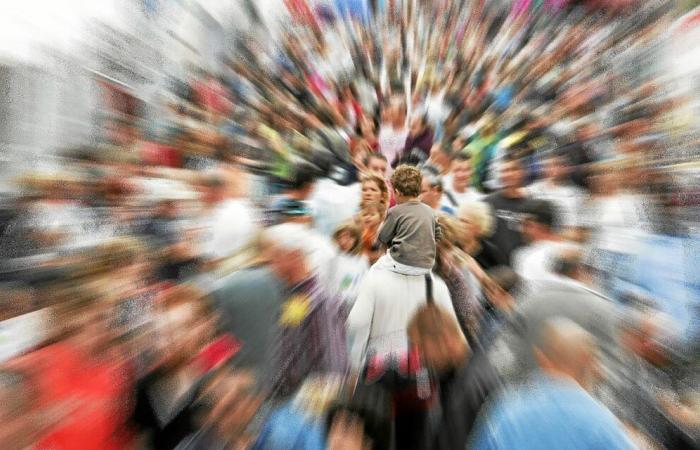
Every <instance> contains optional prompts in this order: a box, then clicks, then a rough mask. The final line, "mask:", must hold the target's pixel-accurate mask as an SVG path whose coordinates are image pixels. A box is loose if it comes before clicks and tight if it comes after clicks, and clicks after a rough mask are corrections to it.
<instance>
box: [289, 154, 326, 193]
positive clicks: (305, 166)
mask: <svg viewBox="0 0 700 450" xmlns="http://www.w3.org/2000/svg"><path fill="white" fill-rule="evenodd" d="M319 174H320V169H319V168H318V167H316V166H313V165H312V164H310V163H307V162H304V163H299V164H297V165H296V166H295V167H294V168H293V169H292V175H291V177H290V180H289V182H288V183H287V186H286V189H285V190H286V194H287V195H288V196H290V197H291V198H294V199H296V200H305V199H306V198H307V197H308V196H309V194H310V193H311V190H312V189H313V187H314V181H315V180H316V177H317V176H319Z"/></svg>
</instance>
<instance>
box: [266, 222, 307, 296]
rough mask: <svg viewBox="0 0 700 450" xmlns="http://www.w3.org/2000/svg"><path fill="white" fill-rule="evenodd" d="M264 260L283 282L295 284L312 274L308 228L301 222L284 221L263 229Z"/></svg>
mask: <svg viewBox="0 0 700 450" xmlns="http://www.w3.org/2000/svg"><path fill="white" fill-rule="evenodd" d="M260 244H261V250H262V251H261V253H262V257H263V260H265V261H267V263H268V264H269V267H270V269H271V270H272V272H273V273H274V274H275V275H276V276H277V277H279V278H280V279H281V280H282V281H283V282H285V283H287V284H289V285H293V284H295V283H298V282H300V281H302V280H303V279H305V278H306V277H308V276H309V275H310V274H311V269H310V266H309V259H308V256H309V252H310V251H311V246H310V243H309V242H308V230H307V229H306V228H305V227H304V226H303V225H301V224H296V223H284V224H281V225H275V226H272V227H270V228H267V229H265V231H263V233H262V236H261V238H260Z"/></svg>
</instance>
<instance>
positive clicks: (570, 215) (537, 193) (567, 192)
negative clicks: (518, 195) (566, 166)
mask: <svg viewBox="0 0 700 450" xmlns="http://www.w3.org/2000/svg"><path fill="white" fill-rule="evenodd" d="M527 191H528V193H529V194H530V196H531V197H532V198H536V199H540V200H547V201H549V202H552V203H553V204H554V207H555V209H556V212H557V216H558V217H557V225H559V226H562V227H575V226H578V225H579V224H580V217H579V215H580V211H581V203H582V202H583V199H584V198H585V196H586V194H585V193H584V191H583V190H582V189H580V188H578V187H576V186H571V185H554V184H551V183H549V182H547V181H546V180H545V181H538V182H537V183H533V184H532V185H531V186H530V187H528V188H527Z"/></svg>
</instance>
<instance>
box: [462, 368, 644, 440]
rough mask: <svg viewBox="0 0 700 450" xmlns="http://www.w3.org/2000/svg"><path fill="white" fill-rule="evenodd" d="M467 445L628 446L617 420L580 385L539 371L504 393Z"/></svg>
mask: <svg viewBox="0 0 700 450" xmlns="http://www.w3.org/2000/svg"><path fill="white" fill-rule="evenodd" d="M487 422H488V424H487V426H485V427H484V428H483V429H482V430H481V431H482V432H481V433H477V434H476V435H475V440H474V442H473V446H472V447H471V448H473V449H475V450H481V449H515V448H517V449H555V448H558V449H567V450H569V449H572V450H576V449H582V450H583V449H590V450H594V449H606V450H612V449H625V450H627V449H631V448H633V445H632V443H631V442H630V441H629V440H628V439H627V437H626V436H625V434H624V433H623V431H622V427H621V426H620V424H619V423H618V422H617V419H616V418H615V417H614V416H613V415H612V413H611V412H610V411H608V410H607V409H606V408H605V407H603V406H602V405H601V404H600V403H598V402H597V401H596V400H594V399H593V398H592V397H591V396H590V395H588V394H587V393H586V391H584V390H583V389H582V388H581V387H580V386H579V385H578V384H576V383H575V382H573V381H569V380H562V379H556V378H553V377H549V376H547V375H544V374H538V376H537V378H536V379H535V380H534V382H533V383H531V384H528V385H527V386H525V387H523V388H521V389H520V390H518V391H516V392H513V393H510V394H507V395H504V396H503V397H502V398H501V399H500V401H498V403H497V405H496V406H495V407H494V408H493V409H492V410H490V414H489V419H488V420H487Z"/></svg>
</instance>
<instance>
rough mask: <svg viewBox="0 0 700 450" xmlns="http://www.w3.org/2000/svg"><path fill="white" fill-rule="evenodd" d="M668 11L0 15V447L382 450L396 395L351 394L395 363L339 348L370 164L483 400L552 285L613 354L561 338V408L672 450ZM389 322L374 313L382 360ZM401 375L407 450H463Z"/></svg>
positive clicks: (393, 436)
mask: <svg viewBox="0 0 700 450" xmlns="http://www.w3.org/2000/svg"><path fill="white" fill-rule="evenodd" d="M698 5H700V2H699V1H690V0H686V1H681V0H678V1H664V0H653V1H652V0H646V1H640V0H588V1H584V0H581V1H574V0H488V1H485V0H433V1H424V0H228V1H224V0H167V1H166V0H95V1H84V0H55V1H48V0H24V1H5V2H3V4H2V5H1V6H0V400H1V401H0V417H2V418H3V424H7V426H3V430H2V431H0V448H3V449H26V448H34V449H111V448H114V449H118V448H125V449H126V448H158V449H160V448H171V449H174V448H202V449H204V448H212V449H218V448H222V449H223V448H261V449H267V448H272V449H277V448H280V449H282V448H289V449H292V448H338V449H340V448H347V449H354V448H367V447H366V446H367V442H368V440H369V441H371V444H370V446H371V447H372V448H396V449H398V450H403V449H404V448H409V447H407V446H406V445H408V444H407V443H406V441H408V442H410V441H411V439H407V438H406V436H408V435H403V436H404V438H403V440H402V439H401V437H400V436H401V435H402V434H401V433H402V430H404V431H405V430H406V429H410V428H411V426H410V425H409V426H407V425H406V423H403V422H400V421H398V420H394V419H396V415H397V414H396V412H397V411H399V412H400V409H397V408H399V406H397V404H398V403H397V400H396V392H397V389H398V388H397V387H396V379H397V378H402V377H403V378H406V379H405V380H404V379H402V382H403V383H404V384H402V385H401V386H402V388H406V386H409V388H413V387H415V385H416V384H417V385H419V386H423V385H421V384H420V383H424V382H425V380H423V381H421V380H422V378H420V376H423V375H418V374H421V373H423V371H421V370H417V371H414V372H411V370H408V372H409V373H408V374H406V373H403V372H402V371H401V370H400V368H401V367H403V366H401V364H398V363H396V364H398V367H399V368H398V369H396V367H394V366H391V367H393V368H394V369H396V370H397V371H398V372H399V375H395V376H394V378H392V380H394V384H391V385H390V386H387V384H386V380H385V378H383V377H381V376H380V377H379V379H381V380H383V381H382V383H375V384H373V383H372V382H369V381H367V379H368V378H369V379H371V378H372V377H371V376H368V375H367V373H368V370H369V372H370V373H373V372H372V370H374V371H375V372H376V370H375V369H374V368H372V367H370V363H369V361H370V360H371V358H370V357H369V356H372V354H371V352H370V349H372V348H375V347H376V348H381V349H382V350H391V351H396V350H397V349H396V348H394V347H393V346H389V347H391V348H389V347H386V346H383V345H384V344H382V345H379V344H377V342H379V340H380V338H382V337H383V336H379V337H377V335H376V329H375V328H373V327H375V325H373V324H371V323H367V324H364V325H362V326H360V325H358V324H357V323H356V322H354V321H353V318H356V317H358V315H359V314H361V312H362V311H361V310H362V308H365V306H364V305H366V302H365V300H366V299H367V298H368V295H369V294H368V292H372V293H373V292H374V291H372V289H379V288H377V287H376V286H377V285H381V284H382V283H381V282H377V281H376V279H377V276H379V275H376V273H375V272H377V271H378V270H379V269H378V268H376V267H375V266H373V265H374V264H375V263H376V262H377V260H378V259H379V258H380V257H381V256H382V254H383V253H385V252H386V243H384V244H382V243H381V242H380V240H379V229H380V226H381V224H382V222H383V221H384V219H385V218H386V214H387V211H388V210H389V208H391V207H393V206H395V205H396V203H397V198H396V193H395V191H394V189H393V187H392V179H391V175H392V172H393V171H394V170H395V169H396V168H397V167H398V166H400V165H410V166H414V167H416V168H418V169H419V170H420V172H421V174H422V186H421V195H420V200H421V201H422V203H424V204H426V205H428V206H430V207H431V208H432V209H434V210H435V214H436V215H438V216H439V219H438V222H439V223H440V226H441V228H442V229H443V231H445V230H446V232H443V237H442V240H441V241H438V242H437V244H436V245H437V250H436V254H437V256H436V265H435V268H434V269H433V274H434V276H435V277H436V278H437V279H438V280H439V281H438V284H437V285H436V286H441V285H442V284H441V283H443V280H444V285H445V286H446V288H447V289H448V290H449V299H450V300H451V304H452V310H451V315H452V316H454V318H455V319H456V320H457V321H458V322H459V325H460V329H461V331H460V333H461V336H462V337H463V338H464V339H466V341H467V343H468V346H469V347H470V348H471V350H472V353H474V355H476V354H479V355H481V354H483V355H487V357H486V356H485V357H484V361H486V360H488V361H490V362H489V364H488V365H489V367H491V366H493V376H492V378H493V380H498V381H497V382H495V381H494V387H493V392H494V394H493V396H490V397H493V398H495V397H496V394H495V392H500V391H501V390H503V389H505V390H508V389H512V388H514V387H515V386H519V382H520V381H522V380H520V379H519V376H518V375H517V372H518V371H519V368H520V367H521V366H522V367H524V365H523V363H522V360H519V359H518V358H519V356H518V351H516V350H514V349H515V348H517V345H516V344H513V340H512V339H513V337H512V336H511V335H512V334H513V333H514V332H513V330H514V329H515V328H513V327H514V326H515V325H513V324H514V323H515V322H517V320H516V319H514V318H513V317H520V316H519V314H522V315H523V317H530V316H528V314H530V313H532V311H531V309H527V308H528V307H527V305H528V304H529V303H528V302H529V301H530V300H531V299H532V298H535V300H536V301H540V300H542V299H540V298H539V297H538V296H539V295H541V294H542V295H544V294H547V293H552V292H553V293H556V292H560V291H558V290H557V289H559V287H552V286H550V285H548V284H547V283H553V282H563V281H566V282H567V283H569V285H568V286H569V287H568V288H567V289H569V288H570V289H574V288H573V287H571V283H575V285H576V288H575V289H580V290H584V291H586V292H588V293H591V292H593V293H595V295H596V298H602V299H604V301H605V304H606V306H605V308H607V309H605V311H606V313H604V314H603V316H607V315H608V313H609V317H610V318H611V324H610V327H611V330H613V331H612V332H611V333H612V334H610V336H611V339H610V340H609V341H602V340H600V336H599V335H597V334H596V330H593V329H591V327H586V326H585V324H584V323H583V322H585V321H577V320H574V321H576V322H577V323H578V324H579V325H580V326H582V327H583V328H584V329H586V331H587V332H589V333H592V334H593V335H595V336H596V337H597V338H598V339H599V341H598V343H597V346H598V347H600V349H601V352H600V353H601V354H605V355H606V356H601V357H600V359H601V361H602V363H601V366H602V369H597V371H598V372H599V375H600V379H601V381H600V382H599V383H598V385H597V387H596V388H590V389H587V390H588V391H589V392H591V395H592V396H593V397H595V398H596V399H597V400H600V402H601V404H603V405H604V406H605V408H607V410H610V411H612V413H613V414H614V415H615V416H616V418H617V420H618V421H619V422H620V423H622V424H623V428H624V430H625V433H626V435H627V436H628V437H629V439H630V442H634V445H636V446H638V447H640V448H698V447H697V446H698V435H699V432H700V397H699V395H700V393H699V391H698V386H699V384H698V382H699V381H700V372H698V367H699V366H698V362H699V361H700V358H699V356H700V345H699V344H698V343H699V342H700V340H699V339H700V322H699V321H700V271H699V270H698V266H699V264H700V236H699V233H700V120H699V119H698V118H699V117H700V45H699V43H700V9H699V7H698ZM389 247H391V245H389ZM372 274H374V275H372ZM379 279H380V280H381V278H379ZM389 282H390V281H387V283H389ZM541 283H545V284H541ZM387 285H389V284H387ZM421 289H422V288H421ZM419 291H420V289H419ZM421 292H422V291H421ZM562 292H569V291H562ZM576 292H579V291H576ZM579 293H580V292H579ZM372 295H374V294H372ZM372 295H369V296H370V297H372ZM406 295H408V294H407V293H406V292H403V291H398V292H397V294H396V296H397V297H398V298H400V299H403V298H404V297H405V296H406ZM567 295H568V294H566V293H565V294H561V296H563V297H567ZM582 295H583V294H582ZM586 295H588V294H586ZM574 297H575V296H573V297H571V298H574ZM372 298H375V297H372ZM376 298H377V299H379V298H380V295H379V294H376ZM372 301H374V300H372ZM376 301H377V302H379V301H380V300H376ZM587 301H588V300H586V301H583V300H582V301H581V303H580V304H579V305H578V306H576V307H575V308H577V309H580V310H582V311H584V310H585V311H589V312H590V311H593V310H595V311H598V310H596V309H595V308H596V306H590V307H589V306H587V305H589V304H588V303H587ZM356 302H357V303H356ZM358 305H359V306H358ZM541 307H542V308H543V309H544V310H547V311H559V310H558V309H557V307H551V308H550V307H549V306H541ZM572 308H574V307H573V306H572ZM589 308H590V309H589ZM448 309H449V308H448ZM390 311H393V310H391V309H390ZM417 311H418V306H415V307H411V308H408V311H404V310H400V311H398V310H397V311H395V312H390V313H389V314H390V316H391V317H399V316H400V317H403V315H406V320H405V322H406V323H403V322H401V324H400V325H399V326H398V328H397V330H394V331H396V332H398V333H399V334H400V335H401V336H402V338H403V341H407V340H408V341H409V343H408V344H406V342H403V344H402V345H403V347H406V348H408V350H411V349H413V348H414V347H415V345H416V342H415V341H417V338H416V337H415V336H414V335H410V331H411V330H409V325H410V324H409V320H408V319H410V318H411V316H412V315H413V313H416V312H417ZM528 311H529V312H528ZM601 311H602V310H601ZM597 313H598V312H596V314H597ZM548 314H549V312H547V313H543V315H544V316H547V315H548ZM552 314H554V313H552ZM558 314H564V313H563V312H561V311H560V312H559V313H558ZM564 315H566V314H564ZM537 317H538V320H539V318H541V317H540V316H539V315H538V316H537ZM567 317H568V316H567ZM577 317H578V316H577ZM402 320H403V319H402ZM533 320H534V319H533ZM537 323H538V324H540V322H537ZM586 323H588V322H586ZM606 323H607V322H606ZM540 325H541V324H540ZM533 326H534V325H533ZM538 326H539V325H538ZM358 327H359V328H358ZM362 327H364V328H362ZM370 328H371V330H370ZM373 333H375V334H373ZM515 334H517V333H515ZM555 334H556V333H555ZM523 336H524V335H523ZM521 337H522V336H521ZM363 339H364V340H363ZM523 339H525V338H523ZM360 341H361V342H360ZM564 341H566V339H564V338H562V342H564ZM358 342H359V343H360V344H362V345H360V347H362V351H361V352H360V353H362V354H358V355H355V354H354V352H356V350H355V346H356V345H357V344H358ZM528 342H529V341H528ZM365 344H366V345H365ZM528 345H529V344H528ZM385 347H386V348H385ZM403 347H402V348H401V351H406V348H403ZM527 348H530V347H529V346H528V347H527ZM477 350H478V351H477ZM417 351H418V350H417ZM421 352H425V349H421V350H420V351H419V353H420V354H421V355H422V356H421V357H420V358H419V359H421V361H422V364H423V365H427V366H428V367H427V368H426V373H428V372H429V373H430V374H431V375H430V380H431V383H429V384H431V386H433V387H434V388H435V390H434V392H433V393H434V394H435V396H436V399H437V400H435V402H433V403H434V405H433V406H432V407H430V408H426V410H429V411H428V412H427V413H426V417H423V418H422V419H421V420H424V421H425V423H428V424H429V425H425V427H422V426H421V427H418V428H419V429H420V430H422V431H421V433H423V434H421V435H420V436H419V437H418V438H415V439H414V440H413V441H414V442H413V443H414V444H416V443H418V442H423V444H422V445H423V447H422V448H465V446H467V445H470V446H474V448H477V447H479V445H478V443H476V441H473V440H470V441H468V440H467V438H468V437H469V435H470V431H471V426H472V423H471V422H469V423H461V422H460V421H459V420H457V421H455V420H453V419H450V418H449V417H448V416H449V414H450V411H451V410H450V409H449V408H448V407H447V406H446V403H445V399H444V398H442V399H440V390H439V389H440V387H441V388H442V389H443V390H444V392H448V388H447V387H445V383H447V381H445V380H444V379H443V378H442V377H441V374H440V373H438V372H440V371H439V370H437V369H435V368H433V367H429V363H428V362H426V361H429V360H430V358H429V357H427V356H426V355H425V354H424V353H421ZM284 355H287V357H286V358H285V357H284ZM610 355H613V356H610ZM355 359H357V361H355ZM394 359H396V358H394ZM387 361H389V359H387ZM392 361H393V360H392ZM470 361H481V359H480V358H476V357H475V356H474V357H472V358H471V359H470ZM406 364H408V365H409V366H410V364H409V363H406ZM469 364H471V363H469ZM469 364H468V367H472V366H471V365H469ZM475 364H476V363H475ZM479 364H485V363H483V362H480V363H479ZM389 365H390V364H388V363H387V364H385V365H384V366H382V369H381V370H380V372H382V371H384V372H387V371H389V369H388V368H387V367H388V366H389ZM385 366H386V367H385ZM589 366H591V367H592V364H589ZM421 367H423V366H421ZM370 369H372V370H370ZM455 370H456V369H455ZM470 370H476V369H470ZM479 370H480V369H479ZM384 372H382V373H384ZM375 375H376V374H375ZM386 378H389V377H388V376H387V377H386ZM416 379H418V381H416ZM375 381H376V380H375ZM465 383H467V382H465ZM469 383H475V381H474V380H471V381H469ZM376 384H381V387H382V390H381V392H379V393H377V392H376V391H374V390H373V389H376V388H377V386H376ZM385 397H386V398H385ZM493 398H490V400H489V401H495V400H494V399H493ZM421 400H425V399H424V398H422V399H421ZM485 401H486V400H484V402H485ZM435 405H438V406H435ZM392 408H393V409H392ZM391 411H393V413H392V412H391ZM479 411H480V408H476V412H475V415H476V413H478V412H479ZM484 414H485V413H484V412H483V411H482V412H481V415H482V416H483V415H484ZM399 415H400V414H399ZM482 420H487V419H482ZM421 423H423V422H421ZM440 423H447V424H449V426H453V428H449V426H448V425H445V427H447V428H445V427H441V426H439V425H437V424H440ZM414 428H415V427H414ZM455 429H456V430H461V432H460V433H458V432H456V431H455ZM461 434H463V435H464V436H463V438H462V440H459V439H457V438H456V436H460V435H461ZM444 436H449V437H450V439H452V437H454V438H455V439H457V440H454V441H450V440H449V439H448V440H447V441H445V440H444ZM473 436H474V435H472V439H474V437H473ZM446 442H450V443H446ZM569 444H571V445H568V444H566V443H562V445H561V446H560V448H588V447H585V446H581V447H577V446H576V445H574V444H572V443H571V442H570V443H569ZM416 445H418V444H416ZM523 445H524V444H523ZM416 448H421V447H416ZM479 448H480V447H479ZM488 448H503V447H497V446H496V447H488ZM506 448H507V446H506ZM522 448H526V447H522ZM606 448H617V447H612V446H610V447H606ZM621 448H623V447H621Z"/></svg>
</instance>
